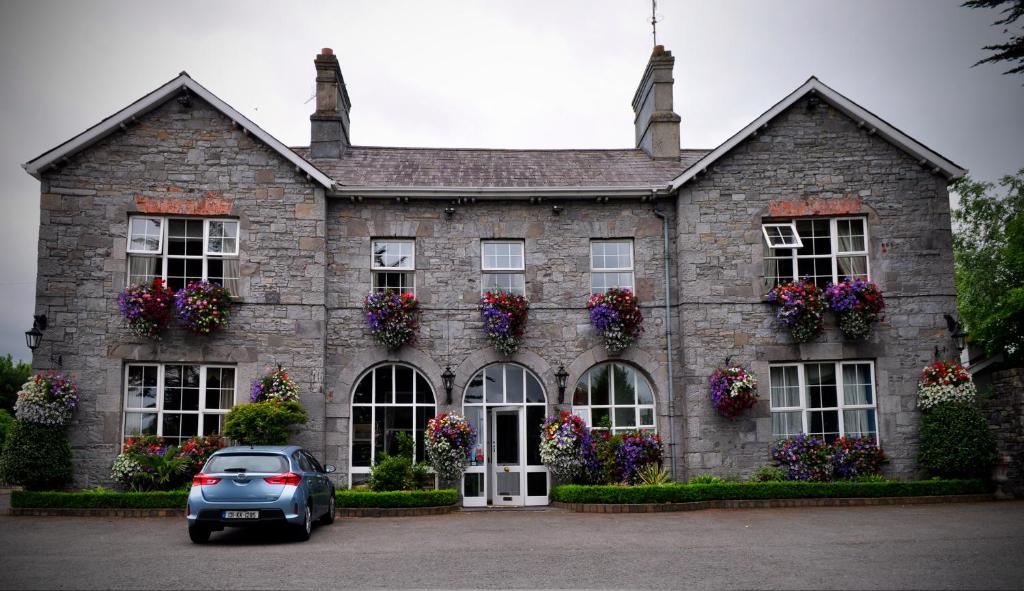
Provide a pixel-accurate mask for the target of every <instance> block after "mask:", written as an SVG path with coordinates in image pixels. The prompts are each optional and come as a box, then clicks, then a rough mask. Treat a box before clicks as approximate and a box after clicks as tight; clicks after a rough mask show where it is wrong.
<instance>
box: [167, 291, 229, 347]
mask: <svg viewBox="0 0 1024 591" xmlns="http://www.w3.org/2000/svg"><path fill="white" fill-rule="evenodd" d="M174 309H175V315H176V316H177V317H178V320H179V321H180V322H181V323H182V325H184V326H185V328H187V329H188V330H190V331H192V332H193V333H195V334H201V335H208V334H210V333H212V332H214V331H216V330H218V329H220V328H223V327H225V326H227V325H228V319H229V317H230V316H231V293H230V292H229V291H228V290H227V289H225V288H224V287H222V286H221V285H220V284H219V283H211V282H209V281H199V282H195V281H193V282H192V283H189V284H188V285H186V286H185V287H184V288H182V289H180V290H178V293H177V294H175V296H174Z"/></svg>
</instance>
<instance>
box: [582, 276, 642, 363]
mask: <svg viewBox="0 0 1024 591" xmlns="http://www.w3.org/2000/svg"><path fill="white" fill-rule="evenodd" d="M587 310H589V311H590V324H592V325H593V326H594V329H596V330H597V333H598V334H599V335H601V337H603V338H604V346H605V348H606V349H607V350H608V352H609V353H610V354H612V355H617V354H619V353H621V352H622V351H624V350H625V349H626V348H627V347H629V346H630V345H632V344H633V343H634V342H635V341H636V340H637V339H638V338H640V335H641V334H643V332H644V327H643V322H644V315H643V314H642V313H641V312H640V308H639V306H638V305H637V300H636V296H635V295H634V294H633V292H632V291H630V290H628V289H619V288H612V289H609V290H608V291H606V292H604V293H595V294H594V295H592V296H590V301H588V302H587Z"/></svg>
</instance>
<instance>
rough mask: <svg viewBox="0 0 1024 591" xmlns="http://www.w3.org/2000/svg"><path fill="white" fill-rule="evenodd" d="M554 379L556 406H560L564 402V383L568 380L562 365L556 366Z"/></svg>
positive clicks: (567, 373) (567, 374)
mask: <svg viewBox="0 0 1024 591" xmlns="http://www.w3.org/2000/svg"><path fill="white" fill-rule="evenodd" d="M555 379H556V380H558V404H562V402H564V401H565V382H566V380H568V379H569V372H567V371H565V366H564V365H559V366H558V371H557V372H555Z"/></svg>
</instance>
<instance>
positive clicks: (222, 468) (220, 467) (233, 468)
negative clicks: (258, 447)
mask: <svg viewBox="0 0 1024 591" xmlns="http://www.w3.org/2000/svg"><path fill="white" fill-rule="evenodd" d="M287 471H288V460H286V459H285V458H284V456H279V455H274V454H223V455H216V456H213V457H212V458H210V461H209V462H207V463H206V469H205V470H203V472H205V473H207V474H212V473H214V472H266V473H271V474H281V473H283V472H287Z"/></svg>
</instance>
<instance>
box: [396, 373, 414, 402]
mask: <svg viewBox="0 0 1024 591" xmlns="http://www.w3.org/2000/svg"><path fill="white" fill-rule="evenodd" d="M412 375H413V371H412V368H411V367H405V366H401V365H398V366H395V402H396V403H397V404H412V383H413V378H412Z"/></svg>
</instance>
